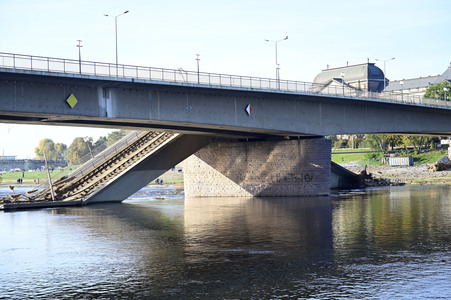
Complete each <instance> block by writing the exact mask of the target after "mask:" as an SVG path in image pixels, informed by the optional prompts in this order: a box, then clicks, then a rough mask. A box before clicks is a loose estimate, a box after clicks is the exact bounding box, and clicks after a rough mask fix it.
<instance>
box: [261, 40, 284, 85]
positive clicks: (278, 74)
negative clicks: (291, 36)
mask: <svg viewBox="0 0 451 300" xmlns="http://www.w3.org/2000/svg"><path fill="white" fill-rule="evenodd" d="M285 40H288V35H287V36H286V37H285V38H283V39H281V40H277V41H271V40H265V42H273V43H274V45H275V48H276V82H277V89H280V64H279V61H278V60H277V43H279V42H281V41H285Z"/></svg>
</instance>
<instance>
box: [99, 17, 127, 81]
mask: <svg viewBox="0 0 451 300" xmlns="http://www.w3.org/2000/svg"><path fill="white" fill-rule="evenodd" d="M126 13H128V10H126V11H124V12H123V13H121V14H118V15H117V16H115V17H114V29H115V35H116V77H117V69H118V58H117V18H118V17H120V16H122V15H125V14H126ZM104 16H105V17H109V15H107V14H104Z"/></svg>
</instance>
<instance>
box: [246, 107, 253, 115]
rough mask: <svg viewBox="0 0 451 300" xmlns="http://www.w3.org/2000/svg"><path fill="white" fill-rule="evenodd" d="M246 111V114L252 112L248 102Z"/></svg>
mask: <svg viewBox="0 0 451 300" xmlns="http://www.w3.org/2000/svg"><path fill="white" fill-rule="evenodd" d="M246 112H247V114H248V115H249V116H250V115H251V114H252V106H251V105H250V104H248V105H247V106H246Z"/></svg>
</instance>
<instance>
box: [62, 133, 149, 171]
mask: <svg viewBox="0 0 451 300" xmlns="http://www.w3.org/2000/svg"><path fill="white" fill-rule="evenodd" d="M148 133H149V132H147V131H132V132H130V133H129V134H127V135H126V136H124V137H123V138H122V139H120V140H119V141H117V142H116V143H114V144H113V145H111V146H109V147H108V148H106V149H105V150H103V151H102V152H100V153H99V154H97V155H95V156H94V157H92V158H91V159H89V160H88V161H87V162H85V163H84V164H83V165H81V166H79V167H78V168H77V169H75V170H74V171H73V172H71V173H69V174H68V175H67V177H68V178H70V177H82V176H84V175H86V174H88V173H89V172H90V171H92V170H94V169H95V168H97V167H98V166H99V165H101V164H102V163H104V162H106V161H107V160H109V159H110V158H111V157H112V156H113V155H115V154H117V153H119V152H121V151H122V150H124V149H125V147H127V146H128V145H130V144H132V143H133V142H135V141H136V140H138V139H139V138H141V137H142V136H144V135H146V134H148ZM88 155H90V154H88Z"/></svg>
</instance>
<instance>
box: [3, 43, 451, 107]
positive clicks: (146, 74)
mask: <svg viewBox="0 0 451 300" xmlns="http://www.w3.org/2000/svg"><path fill="white" fill-rule="evenodd" d="M0 67H4V68H12V69H24V70H33V71H45V72H57V73H64V74H80V75H94V76H107V77H114V78H124V79H128V78H130V79H131V78H134V79H139V80H150V81H163V82H168V83H188V84H201V85H208V86H212V87H218V86H219V87H231V88H246V89H258V90H271V91H279V92H295V93H308V94H319V95H335V96H342V97H350V98H359V99H371V100H381V101H395V102H402V103H408V104H418V105H429V106H438V107H447V108H451V104H448V102H447V101H443V100H434V99H424V98H422V97H419V96H414V95H406V94H403V93H399V92H381V93H376V92H368V91H358V90H353V89H350V88H345V86H342V85H327V86H325V85H322V84H316V83H311V82H302V81H292V80H276V79H271V78H260V77H251V76H241V75H227V74H218V73H205V72H195V71H185V70H183V69H182V68H179V69H177V70H176V69H165V68H154V67H143V66H133V65H124V64H117V65H116V64H112V63H103V62H93V61H79V60H74V59H64V58H53V57H44V56H33V55H23V54H14V53H4V52H0Z"/></svg>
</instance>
